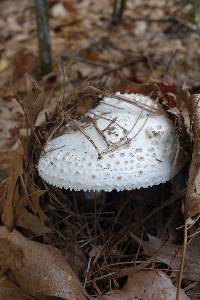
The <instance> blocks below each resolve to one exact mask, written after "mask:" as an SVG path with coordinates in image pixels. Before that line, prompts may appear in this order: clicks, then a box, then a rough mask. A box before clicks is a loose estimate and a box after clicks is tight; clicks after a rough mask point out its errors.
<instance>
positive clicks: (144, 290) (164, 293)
mask: <svg viewBox="0 0 200 300" xmlns="http://www.w3.org/2000/svg"><path fill="white" fill-rule="evenodd" d="M175 298H176V287H175V286H174V285H173V284H172V282H171V280H170V278H169V277H167V276H166V275H165V274H164V273H163V272H162V271H160V270H151V271H148V270H141V271H139V272H136V273H130V274H129V276H128V281H127V282H126V284H125V285H124V286H123V288H122V289H120V290H114V291H111V292H109V293H107V294H106V295H105V296H103V297H102V300H113V299H115V300H127V299H145V300H152V299H154V300H160V299H162V300H174V299H175ZM181 299H182V300H189V299H190V298H188V296H187V295H186V294H185V293H184V291H183V290H182V291H181Z"/></svg>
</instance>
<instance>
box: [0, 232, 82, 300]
mask: <svg viewBox="0 0 200 300" xmlns="http://www.w3.org/2000/svg"><path fill="white" fill-rule="evenodd" d="M2 241H3V242H4V245H5V246H6V247H9V249H10V251H9V260H8V254H7V253H6V251H4V250H3V249H4V247H3V249H2V247H1V248H0V257H1V258H2V259H1V261H0V263H1V266H3V267H4V268H5V269H6V268H8V269H9V270H10V272H11V274H12V275H13V276H14V278H15V280H16V282H17V283H18V285H19V286H20V287H21V288H22V289H23V290H24V291H25V292H26V293H28V294H29V295H31V296H33V297H38V298H40V297H60V298H62V299H67V300H68V299H69V298H70V299H71V300H77V299H79V300H86V297H85V296H84V294H83V289H82V287H81V284H80V283H79V281H78V279H77V278H76V276H75V274H74V273H73V271H72V269H71V267H70V266H69V265H68V263H67V262H66V260H65V259H64V257H63V256H62V255H61V254H60V253H59V251H58V250H56V249H55V248H54V247H52V246H48V245H44V244H40V243H37V242H34V241H31V240H28V239H27V238H25V237H24V236H23V235H22V234H20V233H19V232H17V231H16V230H14V231H12V232H9V231H8V230H7V229H6V228H5V227H0V242H1V243H2ZM1 245H2V244H1ZM16 249H17V252H18V253H22V257H21V258H20V256H19V255H18V259H17V263H14V264H13V263H11V262H12V260H14V261H16ZM3 258H4V259H5V260H3ZM4 261H5V262H4Z"/></svg>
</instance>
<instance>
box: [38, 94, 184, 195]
mask: <svg viewBox="0 0 200 300" xmlns="http://www.w3.org/2000/svg"><path fill="white" fill-rule="evenodd" d="M116 95H118V96H122V97H125V98H126V99H129V100H132V101H137V102H138V103H140V104H142V105H149V106H151V107H154V108H158V109H162V107H161V105H160V104H158V103H156V102H155V101H154V100H152V99H151V98H150V97H147V96H143V95H140V94H120V93H117V94H116ZM86 119H87V121H86ZM88 120H89V122H88ZM91 120H92V121H91ZM71 125H72V127H73V129H69V128H68V132H67V133H65V134H63V135H61V136H59V137H57V138H55V139H52V140H51V141H49V142H48V144H47V146H46V148H45V152H44V153H43V154H42V156H41V158H40V160H39V163H38V171H39V174H40V176H41V177H42V178H43V179H44V180H45V181H46V182H48V183H49V184H51V185H54V186H57V187H60V188H65V189H70V190H72V189H73V190H76V191H79V190H83V191H91V190H92V191H100V190H104V191H107V192H110V191H112V190H114V189H115V190H117V191H122V190H132V189H139V188H142V187H143V188H144V187H151V186H153V185H158V184H160V183H164V182H166V181H168V180H170V179H171V178H172V177H173V176H174V175H175V173H177V172H178V170H177V169H176V170H174V163H173V162H174V158H175V155H176V151H177V150H176V149H177V146H178V142H177V138H176V133H175V128H174V125H173V123H172V121H171V120H170V119H169V118H168V117H167V114H166V113H165V112H164V111H163V113H161V114H153V113H151V112H149V111H146V110H144V109H141V108H139V107H137V106H135V105H133V104H130V103H127V102H124V101H121V100H119V99H115V98H111V97H104V98H103V100H102V101H101V102H100V104H99V105H98V106H97V107H96V108H94V109H92V110H90V111H89V112H88V113H87V114H86V116H85V120H82V121H73V124H71ZM75 128H76V130H75Z"/></svg>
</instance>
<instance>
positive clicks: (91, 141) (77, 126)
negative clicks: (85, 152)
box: [72, 122, 102, 159]
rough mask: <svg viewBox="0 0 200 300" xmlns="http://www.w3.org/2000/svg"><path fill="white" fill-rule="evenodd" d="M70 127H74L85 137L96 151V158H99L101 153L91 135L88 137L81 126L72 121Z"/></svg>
mask: <svg viewBox="0 0 200 300" xmlns="http://www.w3.org/2000/svg"><path fill="white" fill-rule="evenodd" d="M72 127H74V128H75V129H77V130H79V131H80V132H81V133H82V134H83V135H84V136H85V137H86V139H87V140H88V141H89V142H90V143H91V144H92V146H93V147H94V148H95V150H96V151H97V154H98V159H101V158H102V156H101V153H100V152H99V149H98V147H97V145H96V144H95V142H94V141H93V140H92V139H91V137H89V136H88V135H87V134H86V133H85V132H84V131H83V130H82V128H81V127H80V126H79V124H78V123H75V122H73V123H72Z"/></svg>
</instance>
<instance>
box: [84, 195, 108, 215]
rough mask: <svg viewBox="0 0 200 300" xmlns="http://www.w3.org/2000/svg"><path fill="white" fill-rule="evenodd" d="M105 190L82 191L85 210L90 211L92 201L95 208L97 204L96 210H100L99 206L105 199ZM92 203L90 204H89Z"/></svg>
mask: <svg viewBox="0 0 200 300" xmlns="http://www.w3.org/2000/svg"><path fill="white" fill-rule="evenodd" d="M106 194H107V193H106V192H104V191H98V192H95V191H90V192H84V198H85V199H84V202H85V203H84V207H85V209H86V211H91V207H93V204H92V203H95V210H96V207H97V206H98V211H99V210H101V209H100V207H99V206H101V207H102V206H103V205H104V202H105V199H106ZM91 204H92V206H91Z"/></svg>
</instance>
